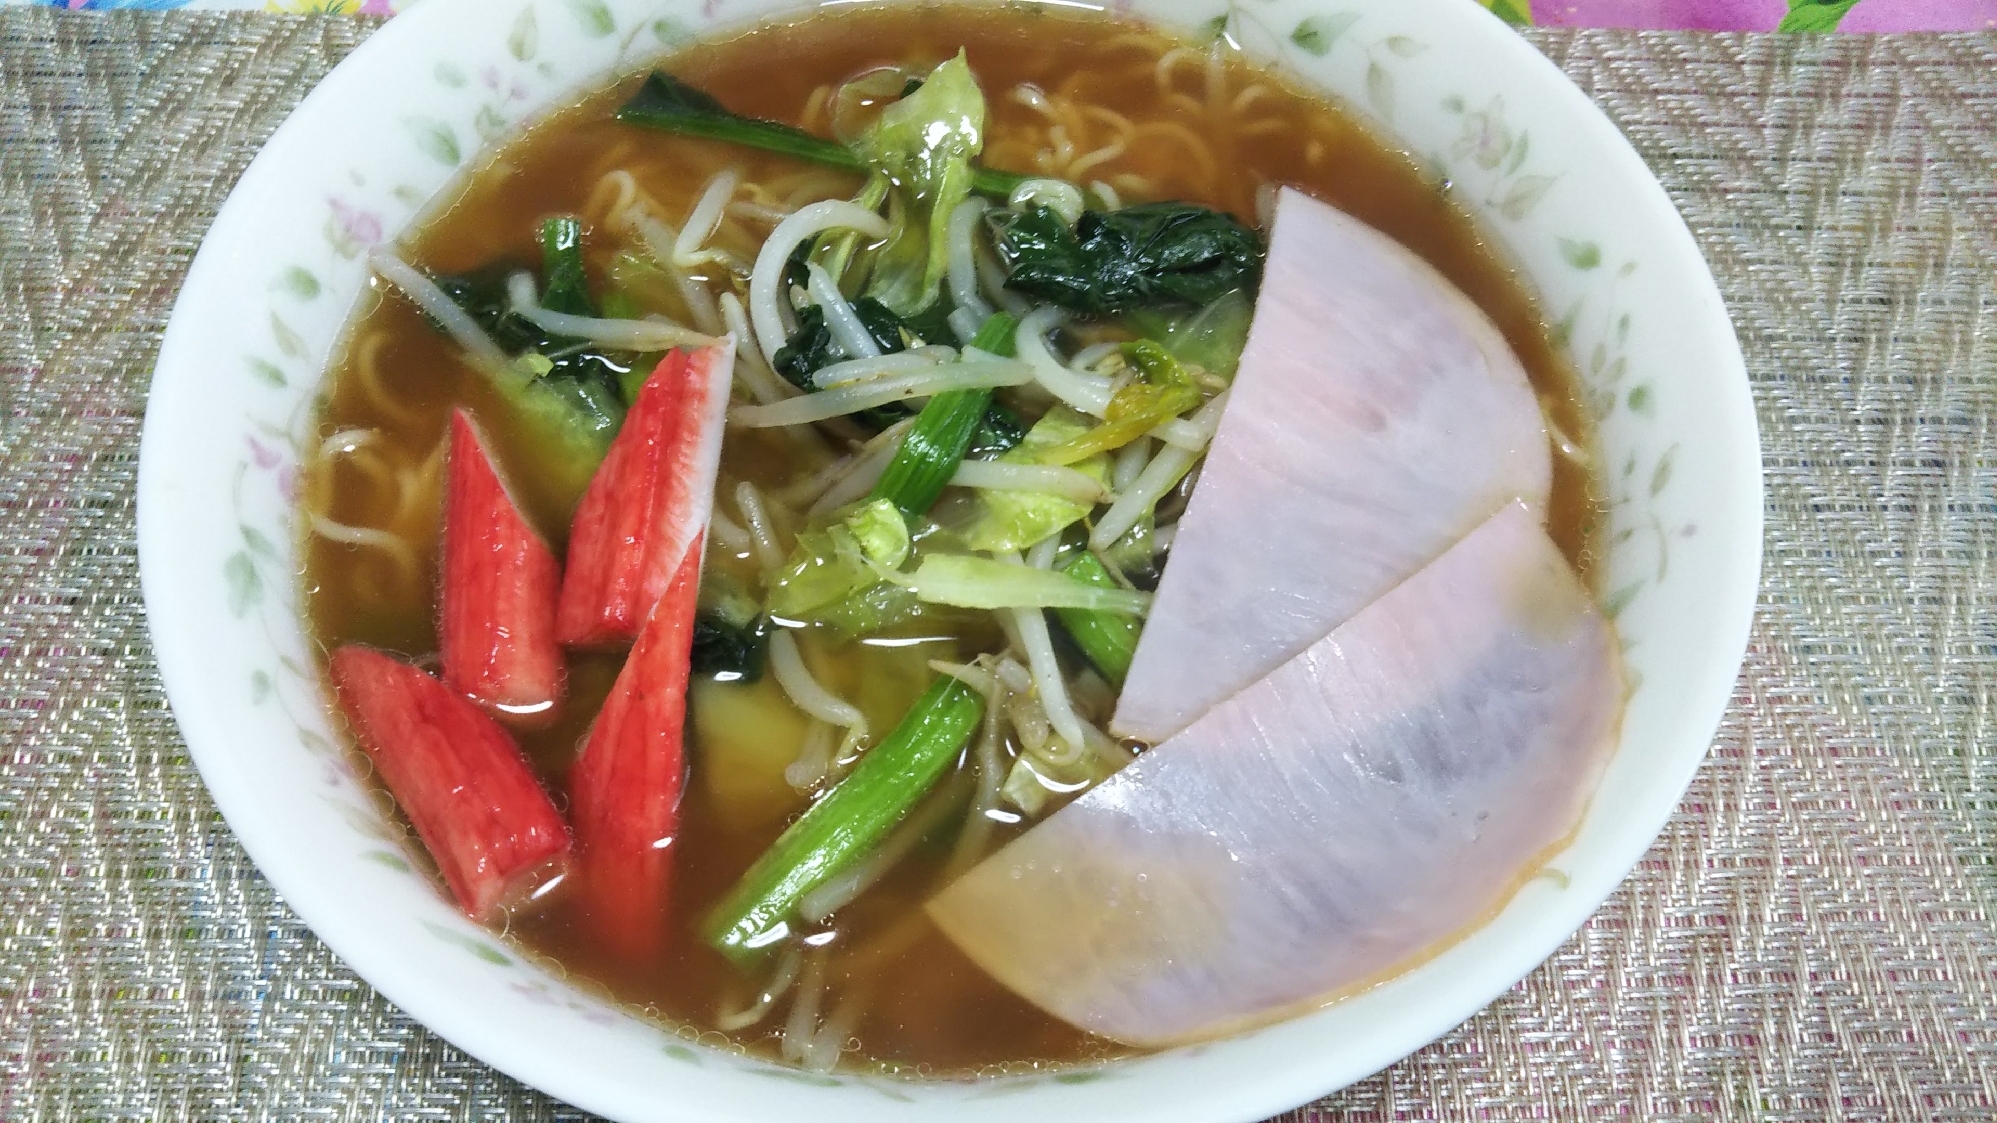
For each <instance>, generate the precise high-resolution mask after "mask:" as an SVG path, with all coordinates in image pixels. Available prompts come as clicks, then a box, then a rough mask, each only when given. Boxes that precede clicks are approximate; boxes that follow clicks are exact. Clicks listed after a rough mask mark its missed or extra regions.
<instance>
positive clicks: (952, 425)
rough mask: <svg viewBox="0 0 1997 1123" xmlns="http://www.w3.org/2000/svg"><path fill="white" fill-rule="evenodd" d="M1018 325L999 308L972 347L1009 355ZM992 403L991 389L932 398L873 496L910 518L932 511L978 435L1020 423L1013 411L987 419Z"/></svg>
mask: <svg viewBox="0 0 1997 1123" xmlns="http://www.w3.org/2000/svg"><path fill="white" fill-rule="evenodd" d="M1018 326H1019V323H1018V321H1017V320H1014V319H1013V318H1012V317H1011V316H1009V315H1007V314H1006V313H1004V312H994V313H992V315H991V317H990V318H989V319H987V320H986V321H985V323H984V326H983V327H980V328H979V329H978V334H977V336H976V337H975V338H973V339H972V340H971V346H972V347H975V348H977V349H978V350H981V351H987V352H990V353H991V354H994V355H1000V356H1003V357H1006V358H1010V357H1011V356H1012V333H1013V331H1014V330H1015V329H1016V328H1017V327H1018ZM991 401H992V392H991V391H990V390H988V389H980V390H952V391H950V392H949V393H945V394H938V395H936V396H935V397H933V398H931V399H929V403H928V404H927V405H925V406H923V407H922V413H921V414H920V415H919V416H917V417H916V419H915V424H914V425H912V426H910V427H909V430H908V432H907V433H905V434H903V435H902V438H901V447H900V448H898V449H896V450H895V457H894V459H893V460H892V461H890V462H889V463H888V467H887V470H886V471H885V472H882V473H881V478H880V481H879V482H877V483H876V484H875V485H874V492H873V494H874V497H875V498H877V499H886V500H888V501H890V502H892V503H893V504H894V505H895V506H896V507H898V508H900V510H901V513H902V514H904V515H907V516H909V517H910V518H913V517H915V516H917V515H920V514H922V513H923V512H925V511H927V510H929V508H930V505H931V504H933V503H935V502H936V497H937V496H938V495H941V494H942V493H943V488H944V486H945V485H947V484H948V483H949V482H950V475H951V473H953V472H955V471H956V470H957V464H958V463H959V462H960V461H962V460H963V459H964V455H965V453H966V452H967V451H968V450H969V449H970V447H971V445H972V444H973V442H974V441H975V440H976V439H977V437H978V435H979V433H980V432H981V431H982V430H984V429H986V428H988V427H990V426H992V425H994V424H996V425H998V426H1005V425H1006V424H1007V422H1009V421H1010V422H1014V423H1016V422H1017V417H1016V416H1015V415H1013V414H1012V411H1010V410H1006V411H1005V413H1004V415H1003V416H1001V417H1000V418H999V419H998V420H997V421H996V422H994V421H992V420H990V419H988V414H989V413H990V412H991ZM994 436H996V433H994ZM1019 439H1020V438H1019V437H1014V438H1013V441H1012V443H1013V444H1017V443H1019ZM1007 447H1010V446H1007Z"/></svg>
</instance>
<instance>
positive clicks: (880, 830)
mask: <svg viewBox="0 0 1997 1123" xmlns="http://www.w3.org/2000/svg"><path fill="white" fill-rule="evenodd" d="M983 714H984V702H983V701H982V700H981V699H980V698H979V697H978V696H977V694H975V693H974V692H972V690H971V689H970V688H969V687H967V686H965V685H964V684H963V683H961V682H958V681H957V680H956V679H953V678H948V677H939V678H938V679H937V680H936V682H935V683H934V684H933V685H931V686H930V688H929V690H928V692H927V693H925V694H923V696H922V697H921V698H920V699H918V700H917V701H916V703H915V705H914V706H913V707H911V708H910V709H909V711H908V714H907V716H905V717H903V718H902V720H901V724H899V725H897V726H895V729H894V732H892V733H890V734H889V735H888V736H887V739H886V740H884V741H882V742H881V743H880V744H879V745H876V746H875V747H874V748H873V749H871V750H870V751H868V753H867V755H866V756H864V757H862V758H861V759H860V763H859V764H858V766H856V767H855V768H854V769H853V772H852V774H851V775H849V776H847V777H846V778H845V779H844V780H842V781H840V782H839V783H838V784H837V785H836V786H835V787H833V789H832V790H831V791H830V792H828V793H826V795H825V797H824V798H823V799H820V800H819V801H818V802H817V803H814V804H812V806H811V808H810V809H809V810H807V811H806V812H805V813H804V814H803V815H802V816H801V817H799V818H798V820H797V821H796V822H794V823H792V824H791V825H790V827H789V828H788V829H787V830H785V831H784V833H783V834H782V835H781V836H779V837H778V838H777V841H776V842H775V843H773V844H772V845H771V846H770V848H769V850H767V851H765V852H764V853H763V856H762V857H760V858H758V859H757V860H756V863H755V865H753V866H751V867H749V871H748V872H747V873H745V874H743V875H742V879H741V880H740V881H738V882H736V883H735V888H734V889H732V890H730V891H729V893H728V895H727V896H726V897H725V898H723V899H722V901H721V903H720V904H719V905H716V906H715V908H714V911H713V912H711V913H709V914H708V916H707V919H706V921H705V923H704V924H703V925H702V934H703V935H704V936H705V938H706V940H707V942H708V943H710V944H712V945H713V946H714V947H715V948H717V949H719V950H720V951H721V953H722V954H723V955H726V956H728V957H729V958H730V959H733V960H735V961H736V962H738V963H749V962H754V961H755V960H757V959H759V958H761V954H762V953H763V952H764V951H765V950H766V949H768V948H770V947H772V946H774V945H775V944H777V943H779V942H781V941H783V940H784V939H786V938H787V937H789V936H790V935H791V934H792V933H791V930H790V928H791V922H792V921H793V920H794V919H795V918H796V912H797V905H798V902H799V901H800V900H802V899H803V897H804V895H805V894H807V893H809V892H811V890H813V889H814V888H816V887H818V886H819V885H822V884H824V883H825V882H826V881H828V880H830V879H831V878H833V877H836V876H838V875H839V873H841V872H842V871H844V870H846V869H847V868H849V867H851V866H852V865H853V864H854V863H856V862H858V861H860V860H861V859H862V858H864V857H865V856H866V855H867V854H868V853H869V852H870V851H872V850H873V849H874V847H875V846H877V845H879V843H880V842H881V840H882V839H883V838H885V837H887V834H888V832H889V831H891V830H893V829H894V827H895V825H896V824H897V823H899V822H901V820H902V819H903V818H904V817H905V816H906V815H907V814H908V812H909V810H910V809H911V808H913V807H914V806H915V805H916V803H917V802H918V801H919V800H921V798H922V796H923V795H924V793H926V792H928V791H929V789H930V787H931V786H933V785H934V784H935V783H936V780H937V779H938V778H939V777H940V776H942V774H943V772H944V771H945V770H946V769H948V768H949V766H950V763H951V762H952V761H953V760H955V759H956V757H957V754H958V753H959V752H960V751H961V750H962V749H963V747H964V743H965V742H966V741H967V740H969V739H970V736H971V733H972V732H973V731H974V730H975V729H976V728H977V726H978V720H979V718H980V717H982V716H983Z"/></svg>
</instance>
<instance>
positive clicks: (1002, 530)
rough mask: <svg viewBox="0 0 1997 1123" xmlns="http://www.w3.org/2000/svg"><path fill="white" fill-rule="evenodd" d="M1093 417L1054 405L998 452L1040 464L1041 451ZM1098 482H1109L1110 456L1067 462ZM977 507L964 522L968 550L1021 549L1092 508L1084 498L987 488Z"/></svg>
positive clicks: (1084, 428)
mask: <svg viewBox="0 0 1997 1123" xmlns="http://www.w3.org/2000/svg"><path fill="white" fill-rule="evenodd" d="M1092 420H1093V419H1092V418H1090V417H1088V416H1087V415H1085V414H1082V413H1078V412H1076V411H1075V410H1072V409H1069V408H1068V407H1067V406H1055V407H1054V408H1053V409H1050V410H1048V411H1047V413H1046V415H1045V416H1043V417H1041V419H1040V420H1039V421H1038V422H1036V423H1035V424H1034V426H1033V428H1032V429H1030V430H1028V431H1027V434H1026V437H1025V439H1024V440H1022V441H1021V442H1020V443H1019V444H1018V445H1017V446H1015V447H1014V448H1013V449H1012V450H1011V451H1009V452H1006V453H1004V454H1002V455H1000V456H999V457H998V459H999V460H1000V461H1001V462H1004V463H1012V464H1043V463H1046V461H1044V460H1042V459H1041V454H1042V453H1044V452H1046V451H1047V450H1049V449H1054V448H1059V447H1061V446H1062V445H1065V444H1067V443H1068V442H1069V441H1073V440H1078V439H1080V438H1081V437H1082V435H1083V434H1085V433H1087V432H1088V431H1089V429H1090V427H1091V426H1090V422H1091V421H1092ZM1069 467H1071V468H1074V469H1075V470H1076V471H1078V472H1081V473H1083V474H1084V475H1087V476H1088V477H1089V478H1091V479H1093V480H1095V481H1096V482H1097V483H1099V484H1102V485H1104V486H1105V487H1107V486H1108V485H1109V457H1108V456H1107V455H1103V454H1098V455H1095V456H1091V457H1088V458H1087V459H1085V460H1080V461H1077V462H1074V463H1072V464H1070V465H1069ZM979 503H980V504H981V510H980V512H979V514H978V515H977V517H976V518H975V519H973V520H972V521H971V523H970V524H969V525H968V526H966V527H965V528H964V544H965V545H967V546H969V547H970V548H971V549H973V550H1024V549H1026V548H1027V547H1029V546H1032V545H1033V544H1034V543H1036V542H1039V541H1040V540H1041V539H1043V538H1046V537H1047V536H1048V535H1050V534H1059V533H1061V531H1063V530H1066V529H1067V528H1068V527H1070V526H1073V525H1074V524H1075V523H1078V522H1080V521H1082V519H1084V518H1086V517H1087V516H1088V513H1089V512H1090V511H1091V510H1092V509H1093V508H1092V507H1091V506H1090V505H1089V504H1087V503H1081V502H1077V501H1076V500H1073V499H1067V498H1064V497H1062V496H1059V495H1049V494H1046V493H1044V492H1034V491H986V492H983V493H982V494H981V496H980V498H979Z"/></svg>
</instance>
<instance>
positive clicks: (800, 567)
mask: <svg viewBox="0 0 1997 1123" xmlns="http://www.w3.org/2000/svg"><path fill="white" fill-rule="evenodd" d="M880 580H881V577H880V574H879V573H878V572H876V571H875V569H874V567H873V566H871V565H869V564H868V563H867V554H866V551H865V550H864V549H863V548H862V547H861V545H860V541H859V539H857V538H855V537H853V532H852V531H850V530H848V529H847V528H846V527H845V526H844V525H842V524H839V523H834V524H833V525H831V526H829V527H826V528H824V529H822V530H806V531H803V532H801V533H799V534H798V536H797V545H796V547H794V548H793V549H792V550H791V556H790V558H789V559H788V560H787V561H786V562H785V564H784V568H783V569H782V570H781V571H780V572H779V573H778V574H777V576H776V579H775V580H774V581H772V582H771V584H770V593H769V598H768V599H767V601H766V602H765V607H766V608H767V609H768V610H769V613H770V615H772V616H775V617H778V618H780V619H784V620H800V621H810V620H813V619H815V618H816V615H817V613H818V611H819V610H820V609H824V608H827V607H829V606H831V605H834V604H837V603H838V602H839V601H842V600H844V599H846V598H847V597H850V596H852V595H853V594H854V593H857V592H861V591H864V590H866V589H868V588H870V587H872V586H873V585H875V584H878V583H879V582H880Z"/></svg>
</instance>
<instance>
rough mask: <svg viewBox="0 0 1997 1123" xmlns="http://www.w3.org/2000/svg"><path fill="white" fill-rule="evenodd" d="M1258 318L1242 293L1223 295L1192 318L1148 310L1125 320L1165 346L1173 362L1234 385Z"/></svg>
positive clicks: (1251, 302)
mask: <svg viewBox="0 0 1997 1123" xmlns="http://www.w3.org/2000/svg"><path fill="white" fill-rule="evenodd" d="M1254 318H1255V304H1254V302H1253V301H1252V300H1250V299H1249V298H1248V294H1247V293H1245V292H1243V291H1242V290H1240V289H1234V290H1232V291H1230V292H1227V293H1224V294H1222V295H1221V296H1219V297H1217V298H1216V299H1215V300H1214V301H1213V302H1212V303H1210V304H1208V305H1206V306H1205V307H1204V308H1201V309H1200V310H1199V311H1197V312H1194V313H1192V314H1191V315H1187V314H1185V313H1184V312H1182V311H1178V310H1172V309H1149V308H1147V309H1140V310H1138V311H1135V312H1131V313H1128V314H1126V316H1125V320H1126V321H1127V322H1128V323H1130V324H1131V326H1133V327H1135V328H1137V330H1138V331H1140V332H1142V333H1143V334H1144V336H1145V338H1147V339H1153V340H1156V341H1158V342H1159V343H1162V344H1164V346H1165V350H1167V351H1170V352H1171V353H1172V357H1173V358H1175V359H1177V360H1179V361H1180V362H1182V363H1185V364H1187V365H1189V366H1196V367H1199V368H1200V369H1201V370H1204V371H1206V372H1207V373H1208V374H1211V375H1214V376H1216V377H1218V378H1220V379H1221V380H1222V381H1224V382H1232V381H1234V370H1235V368H1236V367H1237V366H1239V365H1240V364H1241V351H1242V349H1243V348H1245V347H1247V346H1248V325H1249V323H1250V322H1251V321H1253V320H1254Z"/></svg>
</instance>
